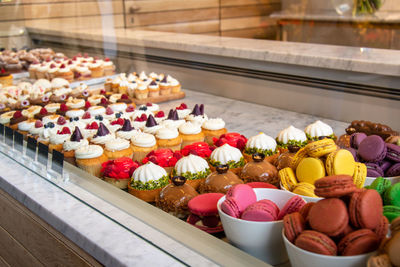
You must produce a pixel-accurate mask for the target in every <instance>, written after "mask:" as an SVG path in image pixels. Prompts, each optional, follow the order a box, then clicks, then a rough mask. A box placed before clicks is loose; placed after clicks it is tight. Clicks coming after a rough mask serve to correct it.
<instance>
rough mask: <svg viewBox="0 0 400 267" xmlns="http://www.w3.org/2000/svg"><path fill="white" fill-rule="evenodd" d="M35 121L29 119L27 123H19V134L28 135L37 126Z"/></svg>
mask: <svg viewBox="0 0 400 267" xmlns="http://www.w3.org/2000/svg"><path fill="white" fill-rule="evenodd" d="M35 122H36V120H35V119H27V120H26V121H23V122H20V123H18V132H20V133H21V134H23V135H27V134H28V133H29V130H30V129H31V128H32V127H34V126H35Z"/></svg>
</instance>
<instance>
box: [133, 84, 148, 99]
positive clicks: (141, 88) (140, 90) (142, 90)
mask: <svg viewBox="0 0 400 267" xmlns="http://www.w3.org/2000/svg"><path fill="white" fill-rule="evenodd" d="M148 95H149V89H148V87H147V83H145V82H143V81H141V82H138V86H137V87H136V89H135V97H136V98H137V99H145V98H147V97H148Z"/></svg>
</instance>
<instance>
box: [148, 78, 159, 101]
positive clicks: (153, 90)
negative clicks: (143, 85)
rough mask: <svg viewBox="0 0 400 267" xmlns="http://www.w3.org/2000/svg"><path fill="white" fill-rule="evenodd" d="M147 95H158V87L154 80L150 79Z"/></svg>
mask: <svg viewBox="0 0 400 267" xmlns="http://www.w3.org/2000/svg"><path fill="white" fill-rule="evenodd" d="M148 89H149V97H157V96H159V95H160V87H159V86H158V84H157V83H156V82H155V81H151V83H150V84H149V85H148Z"/></svg>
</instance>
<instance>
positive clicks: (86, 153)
mask: <svg viewBox="0 0 400 267" xmlns="http://www.w3.org/2000/svg"><path fill="white" fill-rule="evenodd" d="M75 159H76V165H77V166H78V167H79V168H81V169H82V170H84V171H86V172H88V173H90V174H92V175H94V176H97V177H100V176H101V168H102V166H101V164H103V163H104V162H106V161H107V156H106V155H104V151H103V148H102V147H101V146H99V145H88V146H83V147H80V148H78V149H77V150H75Z"/></svg>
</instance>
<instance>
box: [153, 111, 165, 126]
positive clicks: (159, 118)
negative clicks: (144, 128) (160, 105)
mask: <svg viewBox="0 0 400 267" xmlns="http://www.w3.org/2000/svg"><path fill="white" fill-rule="evenodd" d="M154 119H155V120H156V122H157V123H158V124H160V123H161V122H162V121H164V120H166V119H167V116H165V113H164V111H162V110H160V111H158V112H156V113H155V115H154Z"/></svg>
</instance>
